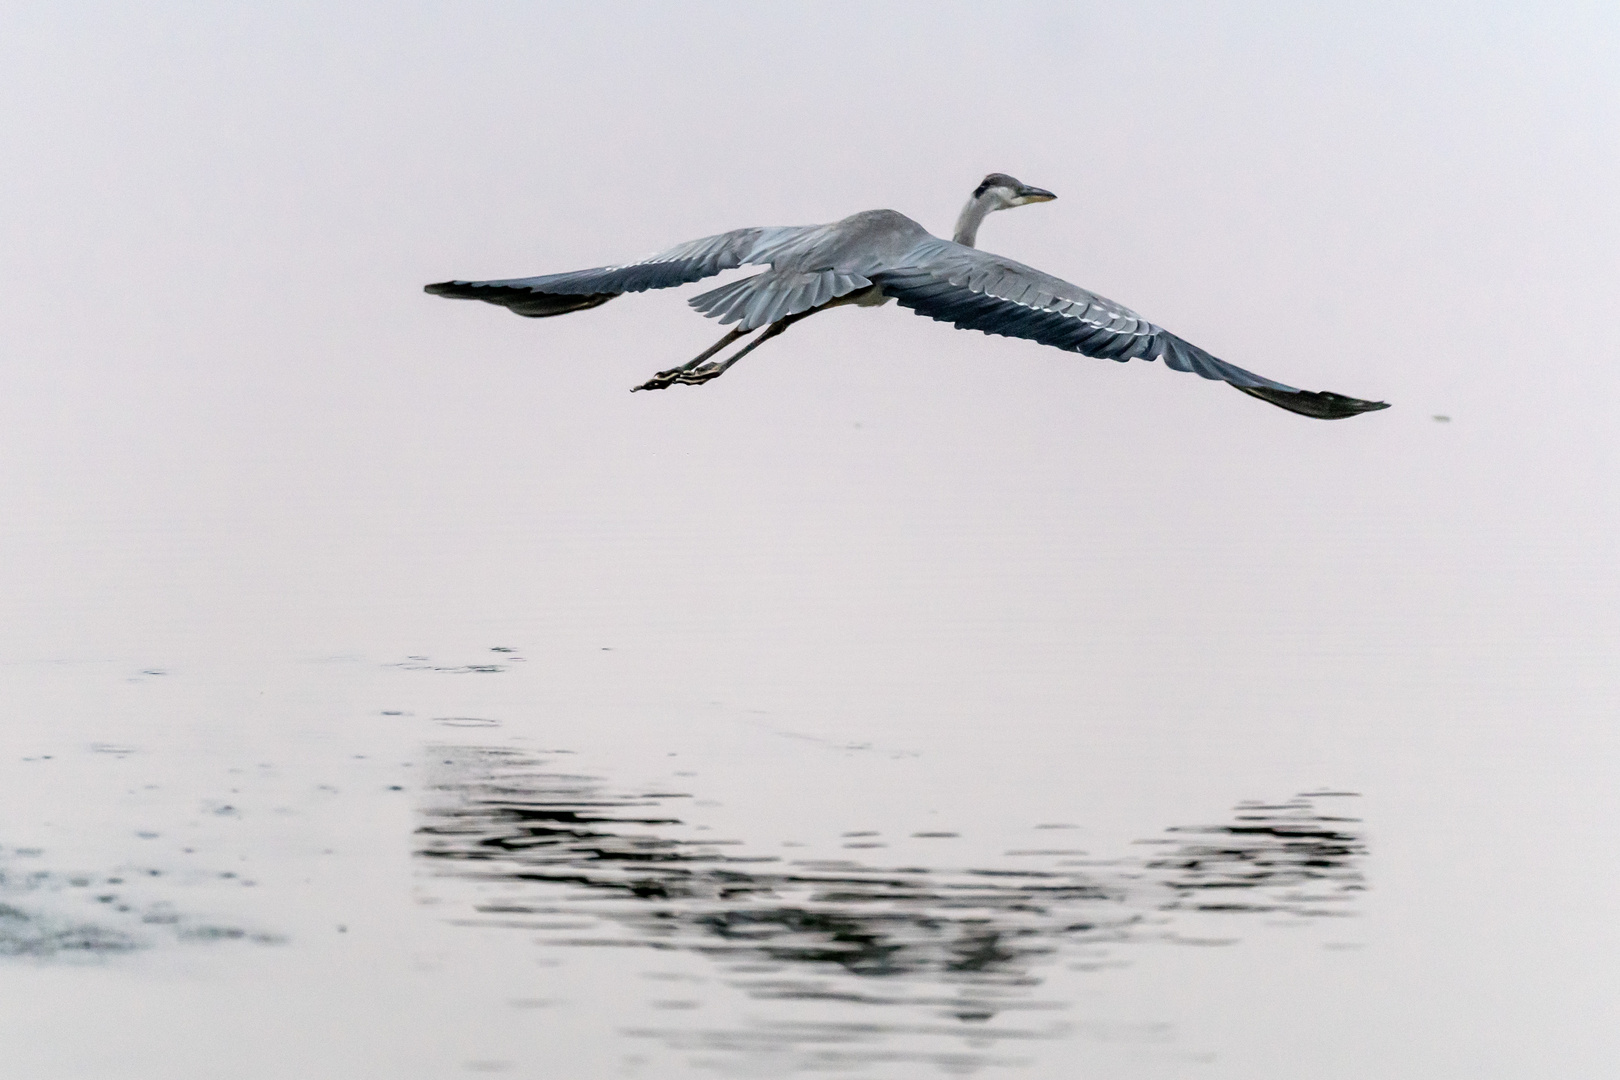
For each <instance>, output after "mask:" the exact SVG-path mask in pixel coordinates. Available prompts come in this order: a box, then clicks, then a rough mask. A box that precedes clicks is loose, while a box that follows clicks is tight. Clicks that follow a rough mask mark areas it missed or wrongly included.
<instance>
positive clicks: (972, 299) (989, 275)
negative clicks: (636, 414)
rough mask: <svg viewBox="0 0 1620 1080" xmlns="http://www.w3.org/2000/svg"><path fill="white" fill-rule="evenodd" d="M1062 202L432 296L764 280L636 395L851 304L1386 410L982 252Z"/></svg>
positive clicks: (890, 221)
mask: <svg viewBox="0 0 1620 1080" xmlns="http://www.w3.org/2000/svg"><path fill="white" fill-rule="evenodd" d="M1055 198H1057V196H1055V195H1053V194H1052V193H1051V192H1050V191H1045V190H1043V189H1041V188H1038V187H1030V186H1029V185H1028V184H1024V183H1022V182H1020V181H1018V180H1016V179H1014V178H1013V177H1011V176H1008V175H1007V174H1006V173H991V174H990V175H989V176H986V177H985V178H984V180H983V181H982V182H981V183H980V184H979V186H978V187H977V188H975V189H974V190H973V196H972V198H970V199H969V200H968V202H967V205H966V206H964V207H963V208H962V214H961V216H960V217H959V218H958V219H957V221H956V233H955V235H954V236H953V237H952V238H951V239H950V240H941V239H940V238H939V237H937V236H934V235H932V234H930V233H929V232H928V230H926V229H924V228H923V227H922V226H921V225H919V224H917V223H916V222H915V221H912V220H911V219H910V218H908V217H906V216H905V215H904V214H900V213H897V212H895V211H893V210H866V211H863V212H862V213H859V214H854V215H852V216H850V217H847V218H844V219H843V220H842V221H835V222H833V223H832V224H830V225H805V226H789V227H776V228H754V229H736V230H733V231H732V232H727V233H721V234H720V235H718V236H709V237H705V238H703V239H702V240H693V241H690V242H689V243H685V244H681V245H679V246H677V247H673V248H670V249H669V250H668V251H665V252H662V253H660V254H658V255H653V256H651V257H650V258H647V259H643V260H642V261H641V262H636V263H628V264H625V265H623V266H603V267H599V268H597V269H595V270H576V271H573V272H572V273H567V274H546V275H543V276H541V277H530V278H509V279H504V280H499V281H443V282H439V283H438V284H435V285H429V286H427V287H426V288H427V291H428V292H430V293H432V294H433V295H435V296H449V297H455V298H458V299H466V300H483V301H486V302H488V303H491V304H500V305H502V306H503V307H507V308H510V309H511V310H512V311H515V312H517V313H518V314H519V315H524V316H527V317H529V318H546V317H548V316H551V315H564V314H567V313H568V312H570V311H583V310H585V309H586V308H593V307H597V306H599V305H601V304H605V303H607V302H608V301H609V300H612V299H613V298H614V297H616V296H620V295H622V294H624V293H629V292H645V291H646V290H648V289H667V288H670V287H672V286H675V285H684V284H686V283H687V282H690V281H698V280H700V279H702V278H706V277H713V276H714V275H715V274H718V273H720V272H721V271H723V270H732V269H735V268H737V267H739V266H768V267H769V268H770V269H768V270H766V271H764V272H763V273H759V274H755V275H753V276H752V277H746V278H743V279H741V280H739V281H733V282H731V283H730V284H727V285H722V286H721V287H720V288H718V289H713V290H711V291H709V292H706V293H703V294H701V295H699V296H695V297H693V298H692V299H691V301H690V303H691V305H692V306H693V307H694V308H696V309H697V310H698V311H700V312H702V313H703V314H704V315H707V316H709V317H710V318H715V319H719V320H720V322H721V324H722V325H727V324H731V323H735V324H736V326H735V327H734V328H733V329H732V330H731V332H730V333H728V334H726V336H725V337H723V338H721V339H720V340H719V341H717V342H715V343H714V344H713V345H712V346H710V347H709V348H707V349H705V350H704V351H703V352H701V353H699V354H698V355H697V356H696V357H694V358H693V359H691V360H690V361H688V362H687V363H685V364H682V365H681V366H680V367H674V368H670V369H669V370H667V371H660V372H659V373H658V374H656V375H654V376H653V377H652V378H650V379H648V380H647V381H646V382H644V383H642V384H641V385H640V386H636V387H632V389H634V390H662V389H664V388H665V387H668V386H674V385H675V384H676V383H684V384H687V385H692V386H695V385H699V384H702V383H706V382H708V381H709V380H711V379H716V378H719V377H720V376H721V375H723V374H725V373H726V371H728V370H729V369H730V368H731V366H732V365H733V364H735V363H736V362H737V361H738V360H741V359H742V358H743V357H744V356H747V355H748V354H749V353H751V352H753V351H754V350H755V349H757V348H759V347H760V346H761V345H763V344H764V343H765V342H767V341H769V340H770V339H771V338H773V337H776V336H777V335H778V334H780V333H782V331H784V330H786V329H787V328H788V327H790V326H792V325H793V324H794V323H796V322H798V321H799V320H800V319H804V318H807V317H809V316H811V315H814V314H816V313H817V312H821V311H826V310H827V309H828V308H834V307H839V306H842V305H845V304H854V305H857V306H859V307H878V306H880V305H882V304H886V303H888V302H889V301H890V300H894V301H897V302H898V303H899V304H900V306H902V307H908V308H910V309H911V310H913V311H915V312H916V313H917V314H919V315H927V316H928V317H930V318H932V319H938V320H939V321H941V322H948V323H951V324H952V325H953V326H955V327H957V328H958V329H960V330H982V331H983V332H984V333H986V334H999V335H1001V336H1003V337H1021V338H1029V339H1031V340H1033V341H1038V342H1040V343H1041V344H1042V345H1051V346H1053V347H1055V348H1059V349H1065V350H1068V351H1069V352H1077V353H1084V354H1085V355H1086V356H1096V357H1106V358H1107V359H1109V360H1118V361H1120V362H1122V363H1123V362H1124V361H1126V360H1137V359H1139V360H1160V359H1162V360H1163V361H1164V363H1165V366H1166V367H1169V368H1172V369H1174V370H1176V371H1191V372H1195V373H1197V374H1199V375H1202V376H1203V377H1204V378H1206V379H1215V380H1218V381H1220V382H1224V383H1226V384H1227V385H1229V386H1232V387H1234V388H1236V389H1238V390H1241V391H1243V392H1244V393H1245V394H1249V395H1250V396H1252V397H1257V398H1259V399H1260V400H1262V401H1269V402H1270V403H1271V404H1273V405H1276V406H1279V407H1281V408H1284V409H1287V410H1288V411H1290V412H1296V413H1299V414H1300V415H1302V416H1313V417H1317V418H1319V419H1323V420H1338V419H1342V418H1344V417H1347V416H1355V415H1356V414H1357V413H1364V412H1370V411H1372V410H1374V409H1387V408H1389V406H1388V404H1386V403H1385V402H1382V401H1362V400H1361V399H1360V398H1353V397H1346V396H1345V395H1343V394H1334V393H1330V392H1327V391H1320V392H1312V391H1308V390H1300V389H1298V388H1297V387H1293V386H1288V385H1286V384H1284V383H1280V382H1277V381H1275V380H1273V379H1268V378H1266V377H1265V376H1263V375H1256V374H1255V373H1254V372H1252V371H1245V370H1244V369H1243V368H1240V367H1237V366H1236V365H1234V364H1228V363H1227V362H1226V361H1224V360H1219V359H1216V358H1215V357H1214V356H1211V355H1210V354H1209V353H1207V352H1205V351H1204V350H1203V349H1200V348H1199V347H1198V346H1196V345H1193V344H1191V343H1190V342H1187V341H1183V340H1182V339H1181V338H1179V337H1177V336H1176V335H1174V334H1172V333H1170V332H1169V331H1168V330H1164V329H1161V328H1160V327H1157V326H1155V325H1153V324H1152V323H1150V322H1148V321H1147V320H1146V319H1144V318H1142V317H1141V316H1140V315H1138V314H1136V312H1134V311H1132V310H1130V309H1129V308H1127V307H1124V306H1122V305H1120V304H1116V303H1114V301H1112V300H1108V299H1105V298H1104V297H1101V296H1098V295H1097V294H1096V293H1093V292H1088V291H1086V290H1085V289H1082V288H1080V287H1079V286H1078V285H1071V284H1069V283H1068V282H1067V281H1064V280H1062V279H1061V278H1055V277H1053V276H1052V275H1050V274H1044V273H1042V272H1041V271H1039V270H1036V269H1034V268H1032V267H1028V266H1025V265H1024V264H1023V263H1018V262H1014V261H1013V260H1011V259H1006V258H1003V257H1002V256H1000V255H992V254H990V253H989V252H987V251H979V250H978V249H977V248H976V247H975V246H974V245H975V242H976V241H977V239H978V235H979V225H980V224H981V223H982V222H983V221H984V219H985V218H986V217H987V216H989V215H990V214H992V213H994V212H995V211H997V210H1007V209H1011V208H1012V207H1014V206H1026V205H1028V204H1030V203H1040V202H1049V201H1051V200H1052V199H1055ZM756 330H762V331H763V332H762V333H760V335H759V336H758V337H756V338H754V340H753V341H750V342H749V343H748V344H746V345H744V346H743V347H742V348H740V349H738V350H737V351H736V352H735V353H733V354H732V355H730V356H728V357H725V358H723V359H720V360H716V359H714V357H715V356H716V355H717V354H718V353H720V352H722V351H723V350H725V349H726V348H727V347H728V346H730V345H732V344H734V343H735V342H736V341H738V340H739V339H741V338H744V337H746V336H748V335H749V334H752V333H754V332H755V331H756Z"/></svg>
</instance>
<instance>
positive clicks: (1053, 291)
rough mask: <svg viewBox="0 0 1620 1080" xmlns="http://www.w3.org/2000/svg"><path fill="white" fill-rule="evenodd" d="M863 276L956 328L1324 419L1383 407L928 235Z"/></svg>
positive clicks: (995, 257)
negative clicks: (895, 261) (1202, 343)
mask: <svg viewBox="0 0 1620 1080" xmlns="http://www.w3.org/2000/svg"><path fill="white" fill-rule="evenodd" d="M868 276H869V277H871V279H872V280H873V281H874V282H875V283H877V284H878V285H879V286H880V287H881V288H882V289H883V292H884V293H885V294H886V295H888V296H892V297H894V299H895V300H896V301H897V302H898V303H899V304H900V305H901V306H902V307H908V308H911V309H912V310H913V311H915V312H917V313H918V314H919V315H927V316H929V317H930V318H934V319H938V320H939V321H941V322H948V323H951V324H953V325H955V326H956V327H957V328H958V329H961V330H982V331H983V332H984V333H986V334H1000V335H1002V336H1004V337H1021V338H1029V339H1030V340H1032V341H1038V342H1040V343H1041V344H1042V345H1051V346H1053V347H1054V348H1059V349H1067V350H1069V351H1071V352H1078V353H1084V354H1085V355H1086V356H1098V357H1105V358H1107V359H1109V360H1118V361H1120V362H1121V363H1123V362H1124V361H1126V360H1135V359H1140V360H1159V359H1163V360H1164V363H1165V366H1166V367H1169V368H1172V369H1174V370H1176V371H1191V372H1195V373H1196V374H1199V375H1202V376H1203V377H1204V378H1206V379H1218V380H1220V381H1222V382H1226V383H1230V384H1231V385H1232V386H1234V387H1236V388H1237V389H1239V390H1242V391H1243V392H1244V393H1246V394H1249V395H1251V396H1253V397H1257V398H1260V399H1261V400H1262V401H1268V402H1270V403H1271V404H1273V405H1277V406H1279V407H1281V408H1284V409H1288V410H1289V411H1290V412H1297V413H1300V414H1302V415H1305V416H1314V417H1318V418H1320V419H1324V420H1336V419H1340V418H1343V417H1346V416H1354V415H1356V414H1357V413H1363V412H1370V411H1372V410H1374V409H1387V408H1389V406H1388V405H1386V404H1385V403H1383V402H1381V401H1362V400H1360V399H1359V398H1352V397H1345V396H1344V395H1342V394H1333V393H1326V392H1323V393H1313V392H1310V391H1306V390H1300V389H1298V388H1296V387H1292V386H1288V385H1286V384H1284V383H1280V382H1277V381H1276V380H1274V379H1268V378H1266V377H1265V376H1263V375H1256V374H1255V373H1254V372H1252V371H1246V370H1244V369H1243V368H1240V367H1238V366H1237V365H1235V364H1228V363H1227V362H1226V361H1224V360H1220V359H1217V358H1216V357H1214V356H1211V355H1210V354H1209V353H1207V352H1205V351H1204V350H1203V349H1200V348H1199V347H1198V346H1196V345H1193V344H1191V343H1190V342H1187V341H1183V340H1182V339H1181V338H1179V337H1177V336H1176V335H1174V334H1172V333H1170V332H1169V331H1168V330H1165V329H1163V328H1161V327H1158V326H1155V325H1153V324H1152V323H1150V322H1148V321H1147V320H1146V319H1144V318H1142V317H1141V316H1140V315H1138V314H1136V312H1134V311H1132V310H1130V309H1129V308H1127V307H1124V306H1123V305H1120V304H1116V303H1114V302H1113V301H1112V300H1109V299H1106V298H1105V297H1101V296H1098V295H1097V294H1096V293H1093V292H1088V291H1087V290H1085V289H1082V288H1080V287H1079V286H1078V285H1072V284H1070V283H1069V282H1067V281H1064V280H1063V279H1062V278H1056V277H1053V276H1052V275H1050V274H1043V273H1041V271H1039V270H1036V269H1033V268H1032V267H1028V266H1025V265H1024V264H1023V263H1018V262H1014V261H1012V260H1011V259H1004V258H1002V257H1001V256H999V255H992V254H990V253H989V252H985V251H979V250H978V249H976V248H970V247H965V246H963V245H961V244H956V243H951V242H950V241H946V240H940V239H938V238H935V237H930V238H929V239H927V240H925V241H923V242H922V243H920V244H918V245H917V246H916V247H915V248H914V249H912V251H911V252H910V253H909V254H908V255H907V256H906V258H905V260H904V262H903V263H901V264H900V265H898V266H895V267H892V268H887V269H884V270H881V271H878V272H875V273H871V274H869V275H868Z"/></svg>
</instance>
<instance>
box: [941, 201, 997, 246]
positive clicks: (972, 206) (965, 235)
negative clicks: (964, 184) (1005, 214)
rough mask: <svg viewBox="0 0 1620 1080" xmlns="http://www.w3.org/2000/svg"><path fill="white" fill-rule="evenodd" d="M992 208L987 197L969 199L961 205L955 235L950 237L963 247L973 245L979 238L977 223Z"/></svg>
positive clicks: (993, 207)
mask: <svg viewBox="0 0 1620 1080" xmlns="http://www.w3.org/2000/svg"><path fill="white" fill-rule="evenodd" d="M994 209H995V206H994V205H992V203H991V200H990V199H988V198H985V197H983V196H981V197H979V198H977V199H969V200H968V202H967V205H966V206H964V207H962V215H961V216H960V217H958V218H957V219H956V235H955V236H953V237H951V239H952V240H955V241H956V242H957V243H958V244H961V245H962V246H963V247H973V246H975V244H977V242H978V239H979V223H980V222H982V221H983V220H984V219H985V216H986V215H987V214H989V213H990V211H992V210H994Z"/></svg>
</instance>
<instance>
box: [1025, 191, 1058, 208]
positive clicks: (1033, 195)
mask: <svg viewBox="0 0 1620 1080" xmlns="http://www.w3.org/2000/svg"><path fill="white" fill-rule="evenodd" d="M1055 198H1057V196H1056V195H1054V194H1052V193H1051V192H1050V191H1047V190H1046V189H1045V188H1038V187H1021V188H1019V189H1018V202H1019V205H1023V204H1024V203H1032V202H1051V201H1052V200H1053V199H1055Z"/></svg>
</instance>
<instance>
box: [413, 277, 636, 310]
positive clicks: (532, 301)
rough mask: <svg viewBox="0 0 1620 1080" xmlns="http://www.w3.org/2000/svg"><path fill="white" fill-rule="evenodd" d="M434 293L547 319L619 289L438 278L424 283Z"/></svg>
mask: <svg viewBox="0 0 1620 1080" xmlns="http://www.w3.org/2000/svg"><path fill="white" fill-rule="evenodd" d="M422 291H423V292H425V293H428V294H430V295H432V296H448V297H450V298H451V299H454V300H482V301H484V302H485V303H489V304H499V305H500V306H502V307H504V308H507V309H509V310H511V311H513V312H515V313H516V314H519V315H522V316H524V317H525V318H529V319H544V318H548V317H550V316H552V315H566V314H568V313H569V312H570V311H584V310H586V309H588V308H593V307H600V306H602V305H603V304H605V303H607V302H608V301H609V300H612V299H613V298H614V297H615V296H618V295H619V294H618V293H596V292H593V293H543V292H538V291H536V290H534V289H531V288H527V287H524V286H521V285H508V284H505V283H503V282H498V281H438V282H434V283H433V284H432V285H424V286H422Z"/></svg>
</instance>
